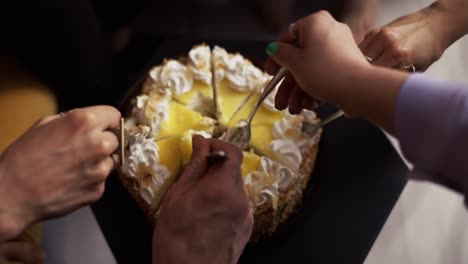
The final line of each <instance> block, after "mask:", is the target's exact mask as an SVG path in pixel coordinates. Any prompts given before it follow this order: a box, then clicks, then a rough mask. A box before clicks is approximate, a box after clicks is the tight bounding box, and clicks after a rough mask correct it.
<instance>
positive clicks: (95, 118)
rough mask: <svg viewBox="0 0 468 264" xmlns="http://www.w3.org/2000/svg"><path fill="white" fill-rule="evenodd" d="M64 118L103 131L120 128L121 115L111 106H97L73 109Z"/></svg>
mask: <svg viewBox="0 0 468 264" xmlns="http://www.w3.org/2000/svg"><path fill="white" fill-rule="evenodd" d="M64 118H69V119H70V118H71V119H73V118H75V119H78V122H83V123H84V124H83V125H86V124H87V125H89V126H91V127H93V128H98V129H100V130H102V131H105V130H107V129H110V128H118V127H119V126H120V118H121V114H120V112H119V111H118V110H117V109H116V108H114V107H112V106H108V105H98V106H90V107H85V108H79V109H74V110H72V111H70V112H68V113H66V115H65V117H64Z"/></svg>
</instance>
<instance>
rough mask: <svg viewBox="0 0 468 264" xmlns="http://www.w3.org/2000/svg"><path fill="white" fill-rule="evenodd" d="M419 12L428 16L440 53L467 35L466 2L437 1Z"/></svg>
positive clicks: (464, 0) (453, 0)
mask: <svg viewBox="0 0 468 264" xmlns="http://www.w3.org/2000/svg"><path fill="white" fill-rule="evenodd" d="M420 12H422V13H423V14H426V15H428V16H429V21H430V22H429V23H431V24H432V25H431V26H432V28H434V31H435V32H434V34H435V37H437V38H438V39H439V42H440V49H442V52H443V51H444V50H445V49H447V48H448V47H449V46H450V45H452V44H453V43H454V42H455V41H457V40H458V39H460V38H461V37H463V36H464V35H465V34H467V33H468V15H467V14H468V0H439V1H436V2H434V3H433V4H432V5H430V6H428V7H427V8H424V9H422V10H421V11H420ZM442 52H441V53H442Z"/></svg>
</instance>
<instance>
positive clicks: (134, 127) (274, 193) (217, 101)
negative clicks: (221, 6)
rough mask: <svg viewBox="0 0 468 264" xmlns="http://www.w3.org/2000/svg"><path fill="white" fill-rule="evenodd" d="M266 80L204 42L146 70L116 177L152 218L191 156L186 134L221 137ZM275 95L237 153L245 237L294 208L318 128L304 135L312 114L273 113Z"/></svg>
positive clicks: (258, 234)
mask: <svg viewBox="0 0 468 264" xmlns="http://www.w3.org/2000/svg"><path fill="white" fill-rule="evenodd" d="M271 78H272V77H271V76H269V75H268V74H266V73H264V72H263V71H262V70H260V69H258V68H257V67H255V66H254V65H253V64H252V63H251V62H250V61H249V60H247V59H246V58H244V57H243V56H242V55H240V54H232V53H228V52H227V51H226V50H225V49H223V48H220V47H218V46H215V47H214V48H213V49H211V48H210V47H209V46H207V45H205V44H202V45H199V46H196V47H194V48H192V50H190V51H189V53H188V56H186V57H184V58H180V59H178V60H175V59H168V60H165V61H164V62H163V63H162V64H161V65H158V66H156V67H154V68H152V69H151V71H150V72H149V73H148V76H147V77H146V80H145V81H144V83H143V85H142V87H141V92H140V93H139V94H138V95H137V96H135V98H133V99H132V101H131V105H130V110H129V112H128V113H127V114H126V116H125V118H126V121H125V128H124V129H125V157H124V165H123V166H122V167H121V168H119V174H120V178H121V180H122V182H123V183H124V185H125V187H126V189H127V190H128V191H129V192H130V194H131V195H132V197H133V198H134V199H135V200H136V201H137V203H138V204H139V206H140V207H141V208H142V209H143V210H144V211H145V213H146V214H147V215H148V217H149V218H150V219H151V220H152V221H153V223H156V221H157V216H158V210H159V207H160V204H161V202H162V200H163V198H164V195H165V193H166V192H167V191H168V189H169V188H170V187H171V186H172V185H173V184H174V183H175V182H176V181H177V178H178V176H179V174H180V173H181V171H182V168H183V166H184V165H185V164H186V163H187V162H188V161H189V160H190V156H191V153H192V136H193V135H195V134H198V135H202V136H203V137H206V138H219V139H223V135H225V133H226V131H227V130H228V129H230V128H233V127H235V126H236V124H237V123H238V122H239V121H240V120H242V119H246V118H247V116H248V114H249V113H250V111H251V110H252V109H253V107H254V105H255V104H256V102H257V100H258V98H259V97H260V94H261V92H262V91H263V89H264V88H265V86H266V84H267V83H268V81H269V80H271ZM275 92H276V91H275ZM275 92H273V93H272V94H271V95H270V96H269V97H268V98H267V100H265V102H264V103H263V105H262V106H261V107H260V109H259V111H258V112H257V114H256V116H255V118H254V119H253V122H252V138H251V141H250V144H249V146H248V147H247V148H246V149H244V150H243V154H244V159H243V162H242V166H241V172H242V176H243V179H244V184H245V190H246V193H247V195H248V198H249V200H250V205H251V207H252V209H253V212H254V219H255V224H254V231H253V235H252V240H258V239H261V238H263V237H266V236H268V235H270V234H272V233H273V232H274V231H275V230H276V229H277V227H278V226H279V225H280V224H281V223H283V222H284V221H285V220H286V219H287V218H288V217H289V216H290V215H291V214H292V213H293V212H294V211H295V209H296V208H297V207H298V206H299V205H300V202H301V199H302V192H303V190H304V189H305V187H306V185H307V183H308V181H309V176H310V174H311V172H312V170H313V166H314V162H315V159H316V155H317V151H318V141H319V139H320V135H321V132H322V131H321V130H320V131H318V132H317V133H316V134H315V135H306V134H304V133H303V132H302V126H303V124H304V123H317V122H318V121H319V120H318V118H317V116H316V114H315V113H314V112H312V111H307V110H304V111H303V112H302V113H301V114H299V115H290V114H289V113H288V111H287V110H285V111H278V110H276V109H275V107H274V97H275Z"/></svg>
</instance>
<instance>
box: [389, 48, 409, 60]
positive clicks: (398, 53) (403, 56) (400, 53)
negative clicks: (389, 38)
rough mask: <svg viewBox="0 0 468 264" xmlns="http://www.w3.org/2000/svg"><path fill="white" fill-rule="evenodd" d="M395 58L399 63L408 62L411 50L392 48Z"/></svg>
mask: <svg viewBox="0 0 468 264" xmlns="http://www.w3.org/2000/svg"><path fill="white" fill-rule="evenodd" d="M392 53H393V58H394V59H395V60H396V61H398V62H403V61H406V60H407V59H408V58H409V50H408V49H407V48H402V47H400V46H394V47H392Z"/></svg>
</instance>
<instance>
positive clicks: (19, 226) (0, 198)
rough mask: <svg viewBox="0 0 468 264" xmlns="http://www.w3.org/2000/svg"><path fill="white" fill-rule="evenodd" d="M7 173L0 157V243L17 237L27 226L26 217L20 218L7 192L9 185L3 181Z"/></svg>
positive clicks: (12, 198) (18, 211)
mask: <svg viewBox="0 0 468 264" xmlns="http://www.w3.org/2000/svg"><path fill="white" fill-rule="evenodd" d="M6 173H7V170H6V167H5V164H4V162H3V161H2V158H1V156H0V180H1V182H2V186H0V243H1V242H4V241H8V240H10V239H12V238H14V237H16V236H18V235H19V234H20V233H21V232H22V231H23V229H24V228H25V227H26V226H27V224H26V216H22V213H21V208H19V206H17V205H16V203H15V199H14V197H13V195H10V194H11V193H10V192H7V190H6V189H7V188H10V189H11V188H12V186H8V185H9V184H8V183H7V182H6V181H4V179H5V175H6Z"/></svg>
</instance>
